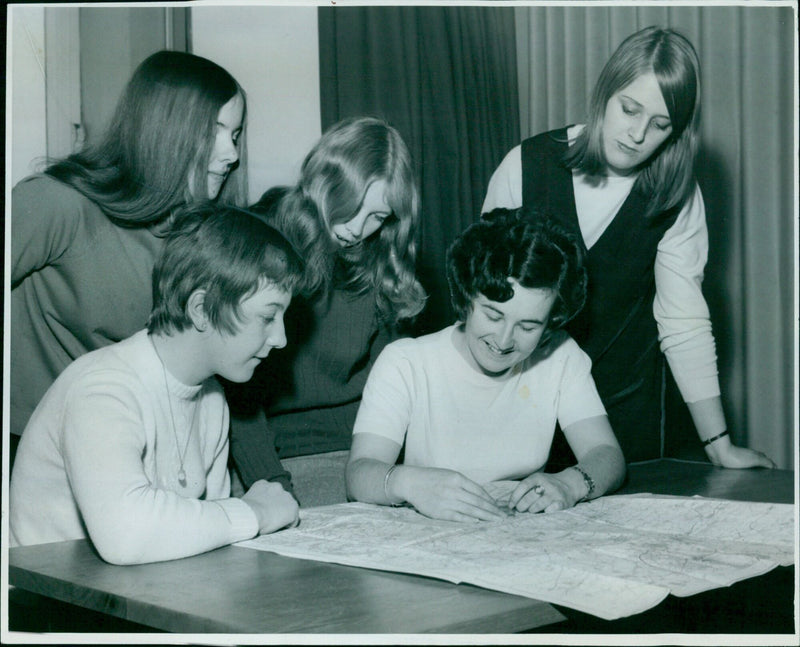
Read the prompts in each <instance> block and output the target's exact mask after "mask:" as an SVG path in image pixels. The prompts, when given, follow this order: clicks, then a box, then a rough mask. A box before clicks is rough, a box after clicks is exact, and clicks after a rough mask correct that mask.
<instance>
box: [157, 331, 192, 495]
mask: <svg viewBox="0 0 800 647" xmlns="http://www.w3.org/2000/svg"><path fill="white" fill-rule="evenodd" d="M148 337H150V336H149V335H148ZM150 343H151V344H152V345H153V350H154V351H155V353H156V357H158V361H159V362H161V372H162V373H163V375H164V388H165V389H166V390H167V405H168V406H169V419H170V421H171V422H172V433H173V435H174V436H175V447H176V448H177V449H178V460H179V461H180V470H179V471H178V483H179V484H180V486H181V487H186V470H185V469H184V467H183V463H184V461H185V460H186V452H187V451H189V443H190V442H191V440H192V433H193V432H194V419H195V416H196V415H197V405H195V407H194V409H193V410H192V421H191V422H190V423H189V435H188V436H187V437H186V445H184V447H183V451H182V452H181V451H180V446H179V444H178V427H177V425H176V424H175V414H174V413H173V412H172V396H171V395H170V392H169V381H168V380H167V367H166V365H165V364H164V360H163V359H161V355H160V354H159V353H158V349H157V348H156V343H155V341H153V338H152V337H150Z"/></svg>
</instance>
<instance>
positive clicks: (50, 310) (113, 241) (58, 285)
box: [9, 175, 163, 435]
mask: <svg viewBox="0 0 800 647" xmlns="http://www.w3.org/2000/svg"><path fill="white" fill-rule="evenodd" d="M162 245H163V238H161V237H159V236H157V235H155V234H154V232H153V231H152V230H150V229H149V228H147V227H121V226H119V225H116V224H115V223H113V222H112V221H111V220H109V219H108V217H107V216H106V215H105V214H104V213H103V211H102V210H101V209H100V207H99V206H98V205H97V204H95V203H94V202H92V201H91V200H89V199H88V198H86V197H85V196H84V195H82V194H81V193H79V192H78V191H76V190H75V189H73V188H71V187H69V186H67V185H65V184H63V183H61V182H59V181H57V180H55V179H53V178H51V177H49V176H46V175H37V176H32V177H29V178H27V179H25V180H22V181H21V182H20V183H19V184H17V186H16V187H14V190H13V192H12V194H11V311H10V335H11V352H10V368H11V379H10V385H9V391H10V404H11V406H10V414H11V432H12V433H13V434H17V435H20V434H22V432H23V430H24V428H25V425H26V424H27V422H28V419H29V418H30V415H31V413H33V410H34V408H35V407H36V405H37V404H38V402H39V400H41V398H42V396H44V393H45V391H47V389H48V388H49V387H50V385H51V384H52V383H53V382H54V381H55V379H56V377H58V375H59V374H60V373H61V372H62V371H63V370H64V369H65V368H66V367H67V366H68V365H69V364H70V363H71V362H72V361H73V360H75V359H76V358H78V357H80V356H81V355H84V354H85V353H87V352H89V351H91V350H95V349H97V348H101V347H103V346H107V345H109V344H113V343H115V342H118V341H121V340H122V339H125V338H127V337H130V336H131V335H132V334H133V333H135V332H136V331H138V330H141V329H142V328H143V327H144V326H145V324H146V323H147V317H148V315H149V313H150V308H151V305H152V287H151V285H152V281H151V275H152V271H153V264H154V262H155V258H156V256H157V255H158V253H159V251H160V250H161V247H162Z"/></svg>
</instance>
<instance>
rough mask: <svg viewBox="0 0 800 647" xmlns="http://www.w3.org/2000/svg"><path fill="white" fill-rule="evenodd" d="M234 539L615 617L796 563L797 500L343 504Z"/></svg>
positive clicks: (659, 498) (622, 498)
mask: <svg viewBox="0 0 800 647" xmlns="http://www.w3.org/2000/svg"><path fill="white" fill-rule="evenodd" d="M300 519H301V521H300V525H299V526H298V527H297V528H293V529H290V530H284V531H281V532H278V533H274V534H271V535H263V536H261V537H258V538H256V539H252V540H249V541H246V542H241V543H239V544H237V545H239V546H246V547H249V548H255V549H258V550H266V551H272V552H275V553H279V554H281V555H285V556H288V557H299V558H303V559H311V560H316V561H324V562H335V563H338V564H346V565H350V566H360V567H364V568H373V569H379V570H385V571H398V572H402V573H413V574H417V575H425V576H428V577H435V578H439V579H444V580H449V581H451V582H455V583H461V582H463V583H469V584H474V585H476V586H482V587H485V588H488V589H494V590H497V591H504V592H506V593H513V594H516V595H521V596H526V597H531V598H536V599H539V600H544V601H545V602H550V603H553V604H560V605H563V606H566V607H570V608H573V609H577V610H579V611H583V612H586V613H591V614H593V615H596V616H599V617H601V618H605V619H607V620H613V619H616V618H621V617H625V616H628V615H632V614H635V613H640V612H642V611H645V610H647V609H649V608H651V607H653V606H655V605H657V604H658V603H659V602H661V601H662V600H663V599H664V598H665V597H666V596H667V595H668V594H670V593H672V594H673V595H676V596H681V597H683V596H688V595H693V594H695V593H699V592H701V591H707V590H709V589H713V588H716V587H721V586H728V585H730V584H732V583H734V582H737V581H739V580H743V579H746V578H749V577H754V576H756V575H761V574H763V573H766V572H767V571H769V570H771V569H772V568H774V567H776V566H777V565H783V566H787V565H789V564H791V563H792V562H793V561H794V540H795V539H794V537H795V535H794V533H795V531H794V528H795V520H794V507H793V506H792V505H789V504H772V503H746V502H740V501H725V500H719V499H708V498H700V497H667V496H653V495H623V496H607V497H602V498H600V499H596V500H595V501H591V502H587V503H581V504H579V505H577V506H575V507H574V508H572V509H570V510H564V511H562V512H555V513H549V514H528V513H521V514H517V515H516V516H513V517H509V518H508V519H505V520H502V521H496V522H495V521H491V522H480V523H475V524H463V523H456V522H449V521H438V520H434V519H429V518H427V517H424V516H423V515H421V514H419V513H417V512H416V511H414V510H413V509H411V508H407V507H402V508H391V507H386V506H376V505H371V504H365V503H343V504H338V505H332V506H325V507H320V508H309V509H305V510H301V513H300Z"/></svg>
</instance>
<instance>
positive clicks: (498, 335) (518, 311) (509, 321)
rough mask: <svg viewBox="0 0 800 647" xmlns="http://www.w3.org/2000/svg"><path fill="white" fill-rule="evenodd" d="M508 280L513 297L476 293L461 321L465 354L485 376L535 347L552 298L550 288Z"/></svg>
mask: <svg viewBox="0 0 800 647" xmlns="http://www.w3.org/2000/svg"><path fill="white" fill-rule="evenodd" d="M508 281H509V283H511V286H512V288H513V289H514V296H513V297H511V298H510V299H509V300H508V301H504V302H500V301H492V300H491V299H487V298H486V297H485V296H484V295H483V294H479V295H478V296H477V298H476V299H475V300H473V302H472V307H471V309H470V311H469V313H468V314H467V320H466V321H465V322H464V335H465V341H466V344H465V346H466V350H467V352H466V353H465V357H466V359H467V361H468V362H469V363H470V364H471V365H472V367H473V368H475V369H476V370H477V371H478V372H481V373H484V374H485V375H489V376H500V375H502V374H504V373H505V372H506V371H508V370H509V369H510V368H511V367H512V366H514V365H516V364H518V363H519V362H521V361H523V360H525V359H527V358H528V356H529V355H530V354H531V353H532V352H533V351H534V350H536V347H537V346H538V345H539V340H540V339H541V338H542V334H544V331H545V329H546V328H547V322H548V320H549V319H550V310H551V309H552V307H553V303H554V302H555V299H556V293H555V292H554V291H553V290H547V289H542V288H526V287H523V286H521V285H520V284H519V283H518V282H517V281H516V280H515V279H508Z"/></svg>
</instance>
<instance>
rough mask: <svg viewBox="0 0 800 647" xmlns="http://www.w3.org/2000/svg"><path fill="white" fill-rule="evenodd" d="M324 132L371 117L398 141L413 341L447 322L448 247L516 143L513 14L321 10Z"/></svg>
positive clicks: (471, 216) (491, 11)
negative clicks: (407, 222) (412, 224)
mask: <svg viewBox="0 0 800 647" xmlns="http://www.w3.org/2000/svg"><path fill="white" fill-rule="evenodd" d="M319 33H320V94H321V110H322V127H323V129H325V128H327V127H329V126H330V125H331V124H333V123H335V122H336V121H338V120H339V119H342V118H345V117H350V116H356V115H365V114H370V115H378V116H381V117H384V118H385V119H387V120H388V121H389V122H390V123H391V124H392V125H393V126H395V127H396V128H397V129H398V130H399V131H400V133H401V134H402V136H403V138H404V139H405V140H406V142H407V144H408V145H409V148H410V149H411V153H412V155H413V157H414V160H415V165H416V168H417V169H418V171H419V178H420V189H421V198H422V226H421V232H420V243H421V245H420V258H419V263H418V269H419V274H420V278H421V280H422V282H423V284H424V285H425V287H426V289H427V290H428V293H429V299H428V303H427V306H426V308H425V311H424V313H423V315H422V316H421V318H420V321H419V325H418V330H417V332H428V331H430V330H435V329H438V328H441V327H442V326H444V325H447V324H449V323H452V316H453V315H452V310H451V308H450V301H449V292H448V288H447V281H446V278H445V254H446V250H447V247H448V246H449V244H450V243H451V242H452V240H453V239H454V238H455V236H456V235H458V233H460V232H461V231H462V230H463V229H464V228H465V227H466V226H467V225H468V224H470V223H471V222H473V221H474V220H476V219H477V218H478V217H479V212H480V208H481V205H482V203H483V197H484V193H485V191H486V186H487V184H488V181H489V177H490V176H491V173H492V171H493V170H494V168H495V167H496V166H497V164H498V163H499V162H500V160H501V159H502V158H503V155H504V154H505V153H506V151H507V150H508V149H509V148H511V147H512V146H513V145H514V144H516V143H517V140H518V138H519V112H518V95H517V72H516V61H515V40H514V10H513V8H511V7H506V8H499V7H429V6H428V7H422V6H405V7H398V6H394V7H392V6H383V7H337V8H320V9H319Z"/></svg>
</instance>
